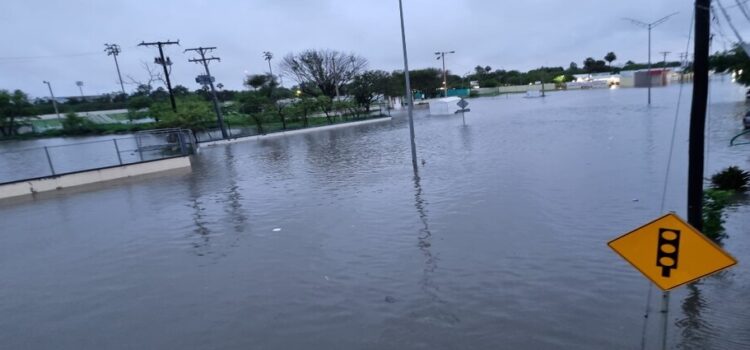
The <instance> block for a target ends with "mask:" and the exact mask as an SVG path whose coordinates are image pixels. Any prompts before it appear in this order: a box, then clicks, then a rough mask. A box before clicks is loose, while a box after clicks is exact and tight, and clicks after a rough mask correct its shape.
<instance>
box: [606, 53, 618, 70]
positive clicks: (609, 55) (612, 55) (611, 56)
mask: <svg viewBox="0 0 750 350" xmlns="http://www.w3.org/2000/svg"><path fill="white" fill-rule="evenodd" d="M616 59H617V55H615V53H614V52H612V51H610V52H609V53H607V54H606V55H605V56H604V60H605V61H607V63H609V67H610V68H612V61H614V60H616Z"/></svg>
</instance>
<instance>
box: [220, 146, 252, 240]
mask: <svg viewBox="0 0 750 350" xmlns="http://www.w3.org/2000/svg"><path fill="white" fill-rule="evenodd" d="M224 156H225V157H226V161H225V162H224V164H225V165H226V171H227V173H226V175H227V176H226V178H227V182H228V184H227V185H228V190H227V192H226V195H227V200H226V207H225V211H226V213H227V217H228V219H229V220H230V221H231V222H232V227H233V228H234V232H235V233H237V234H239V233H242V231H243V229H244V227H245V222H246V221H247V216H246V215H245V212H244V210H243V209H242V194H241V193H240V191H239V188H240V187H239V185H238V184H237V179H238V178H239V176H238V174H237V169H236V167H237V161H236V159H235V157H234V148H232V147H226V148H224ZM237 239H238V236H237V235H235V240H234V243H233V244H232V245H233V246H234V245H235V244H236V242H237Z"/></svg>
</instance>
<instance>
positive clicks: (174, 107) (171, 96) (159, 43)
mask: <svg viewBox="0 0 750 350" xmlns="http://www.w3.org/2000/svg"><path fill="white" fill-rule="evenodd" d="M165 45H180V41H179V40H177V41H170V40H167V41H155V42H151V43H147V42H143V41H141V43H140V44H138V46H157V47H158V48H159V57H157V58H155V59H154V63H156V64H160V65H161V67H162V68H164V76H165V77H166V80H167V90H169V101H170V102H172V111H174V112H177V104H176V103H175V102H174V93H173V92H172V82H171V81H170V80H169V70H168V69H167V66H171V65H172V60H170V59H169V57H167V58H166V59H165V58H164V49H163V47H164V46H165Z"/></svg>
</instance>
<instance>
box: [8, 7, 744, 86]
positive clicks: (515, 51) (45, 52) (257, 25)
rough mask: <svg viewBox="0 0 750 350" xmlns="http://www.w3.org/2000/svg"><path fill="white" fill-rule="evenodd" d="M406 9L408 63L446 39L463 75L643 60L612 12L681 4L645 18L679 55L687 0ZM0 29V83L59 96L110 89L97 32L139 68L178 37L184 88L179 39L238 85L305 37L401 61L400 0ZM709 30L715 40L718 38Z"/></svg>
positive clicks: (47, 17) (67, 19)
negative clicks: (212, 58) (211, 58)
mask: <svg viewBox="0 0 750 350" xmlns="http://www.w3.org/2000/svg"><path fill="white" fill-rule="evenodd" d="M730 4H734V2H733V1H729V2H727V1H725V5H726V6H729V5H730ZM738 10H739V9H738V8H736V7H735V8H733V9H729V11H730V12H732V14H733V16H735V17H734V18H735V23H737V24H738V25H740V26H741V28H746V27H748V26H742V24H748V22H747V20H746V19H745V18H743V17H738V16H737V15H738V14H740V13H739V11H738ZM404 12H405V20H406V35H407V44H408V50H409V60H410V67H411V68H412V69H416V68H426V67H438V66H439V62H438V61H436V60H435V58H434V54H433V52H434V51H437V50H446V51H447V50H455V51H456V53H455V54H454V55H450V56H448V58H447V66H448V69H449V70H451V71H452V72H453V73H454V74H459V75H463V74H465V73H467V72H469V71H470V70H472V67H474V66H476V65H477V64H481V65H489V66H491V67H493V68H503V69H518V70H527V69H531V68H535V67H538V66H542V65H545V66H567V65H568V64H569V63H570V62H571V61H575V62H577V63H578V64H579V65H581V64H582V63H581V62H582V61H583V60H584V59H585V58H586V57H589V56H590V57H594V58H597V59H601V58H602V57H603V56H604V55H605V54H606V53H607V52H608V51H614V52H615V53H616V54H617V56H618V61H616V62H615V64H617V63H624V62H625V61H626V60H634V61H639V62H641V61H646V58H647V50H646V40H647V34H646V30H645V29H642V28H640V27H637V26H635V25H633V24H631V23H629V22H627V21H624V20H622V19H621V18H622V17H633V18H638V19H641V20H643V21H647V22H649V21H653V20H656V19H658V18H660V17H662V16H664V15H667V14H669V13H672V12H679V14H677V15H676V16H674V17H672V18H671V19H670V20H669V21H668V22H666V23H664V24H662V25H661V26H659V27H657V28H656V29H654V32H653V51H654V58H653V59H654V60H657V59H661V56H658V54H657V53H656V52H659V51H672V52H673V54H672V55H671V58H672V59H676V58H677V57H678V56H677V55H678V52H683V51H685V45H686V41H687V35H688V30H689V27H690V21H691V15H692V2H691V1H685V0H661V1H654V0H629V1H619V0H618V1H614V0H576V1H570V0H546V1H543V0H522V1H505V0H452V1H443V0H404ZM740 20H743V21H744V22H745V23H741V22H740ZM0 29H1V32H2V33H3V35H2V36H0V47H2V48H3V50H2V52H1V53H0V89H17V88H18V89H22V90H24V91H27V92H28V93H30V94H31V95H32V96H45V95H47V90H46V86H45V85H43V84H42V80H49V81H51V82H52V84H53V87H54V89H55V92H56V95H59V96H71V95H77V94H78V88H77V87H76V85H75V81H77V80H81V81H84V84H85V86H84V92H85V93H86V94H94V93H103V92H111V91H116V90H118V89H119V85H118V83H117V75H116V72H115V67H114V62H113V61H112V58H111V57H109V56H107V55H106V54H105V53H104V52H103V49H104V46H103V44H104V43H117V44H119V45H120V46H121V47H122V53H121V55H120V56H119V60H120V66H121V69H122V71H123V75H124V76H125V75H131V76H133V77H135V78H136V79H143V78H144V76H145V73H144V70H143V68H142V67H141V66H140V65H141V62H149V63H151V62H153V58H154V57H155V56H156V54H157V50H156V48H146V47H138V46H137V44H138V43H140V42H141V41H143V40H145V41H157V40H167V39H172V40H177V39H179V40H180V43H181V46H179V47H178V46H171V47H168V48H167V49H166V53H167V54H168V55H169V56H170V57H171V58H172V61H173V62H174V66H173V84H182V85H185V86H187V87H189V88H190V89H196V88H197V87H198V86H197V84H196V83H195V82H194V78H195V76H196V75H197V74H200V73H201V67H200V66H199V65H197V64H194V63H188V62H187V59H188V58H190V57H192V56H191V55H190V54H183V53H182V51H183V50H184V49H185V48H190V47H195V46H217V47H218V50H217V51H216V52H215V54H216V55H217V56H220V57H221V59H222V60H221V62H219V63H214V64H212V66H211V69H212V73H213V74H214V75H215V76H216V80H217V82H221V83H223V84H224V85H225V86H226V87H227V88H231V89H241V88H242V79H243V77H244V75H245V72H248V73H251V74H252V73H262V72H266V71H267V70H268V67H267V64H266V62H265V61H264V60H263V58H262V55H261V53H262V52H263V51H272V52H273V53H274V54H275V55H276V58H275V59H274V61H272V63H274V68H276V65H275V64H276V63H278V62H279V59H280V58H281V57H282V56H284V55H285V54H287V53H289V52H293V51H299V50H303V49H308V48H330V49H336V50H341V51H351V52H355V53H357V54H360V55H362V56H364V57H365V58H367V59H368V60H369V62H370V64H369V67H370V68H371V69H383V70H387V71H392V70H395V69H402V68H403V60H402V56H401V37H400V28H399V16H398V1H397V0H263V1H261V0H214V1H208V0H148V1H146V0H127V1H126V0H97V1H94V0H66V1H62V0H4V1H3V10H2V11H1V12H0ZM723 31H724V33H725V34H726V35H727V37H729V35H731V31H730V30H729V28H725V29H723ZM717 39H720V40H719V41H715V42H714V50H715V49H717V48H718V49H721V48H722V47H721V46H723V41H722V40H723V39H722V38H717ZM717 45H719V46H718V47H717ZM657 57H658V58H657ZM285 85H287V86H289V85H290V84H289V81H288V80H286V81H285ZM126 89H129V90H132V89H134V86H126Z"/></svg>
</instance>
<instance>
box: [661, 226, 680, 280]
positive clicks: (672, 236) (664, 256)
mask: <svg viewBox="0 0 750 350" xmlns="http://www.w3.org/2000/svg"><path fill="white" fill-rule="evenodd" d="M658 245H659V246H658V248H657V252H656V266H658V267H661V276H662V277H670V274H671V272H672V270H673V269H676V268H677V258H678V254H679V253H680V230H675V229H669V228H659V243H658Z"/></svg>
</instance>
